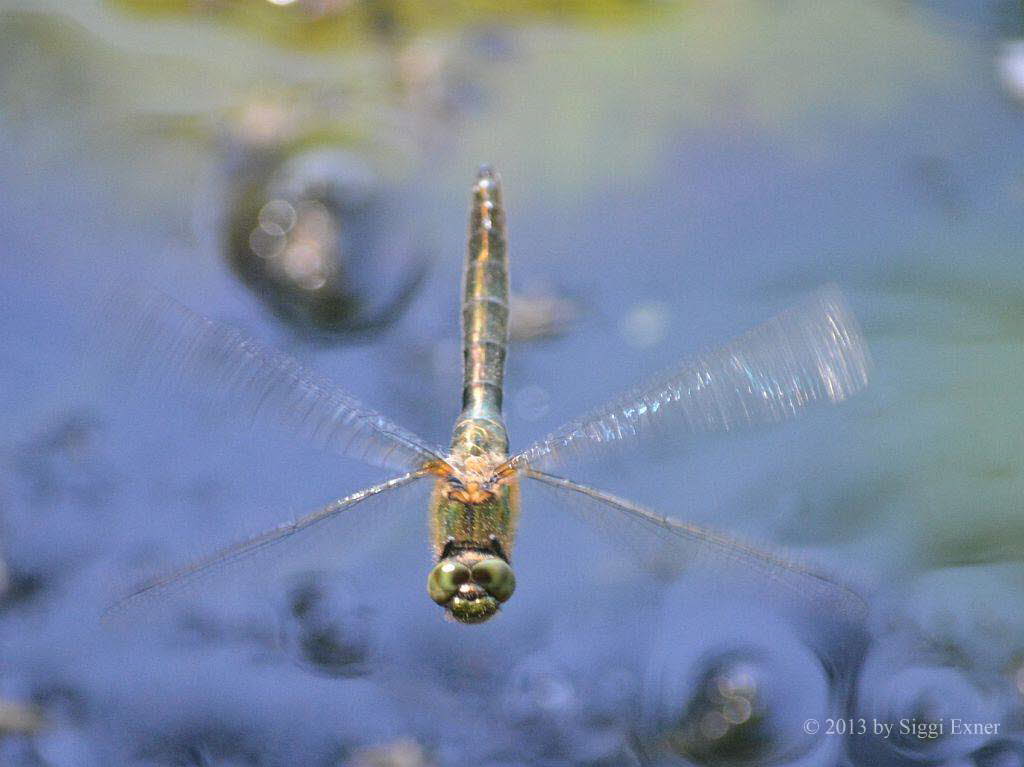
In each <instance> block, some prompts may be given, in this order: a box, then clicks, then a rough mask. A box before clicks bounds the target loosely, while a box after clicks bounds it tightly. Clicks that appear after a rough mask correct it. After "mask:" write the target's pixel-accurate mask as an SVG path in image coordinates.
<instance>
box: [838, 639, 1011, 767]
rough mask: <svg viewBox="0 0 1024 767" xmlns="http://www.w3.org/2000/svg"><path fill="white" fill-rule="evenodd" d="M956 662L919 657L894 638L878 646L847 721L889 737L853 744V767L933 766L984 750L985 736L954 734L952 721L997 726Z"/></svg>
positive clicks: (944, 657)
mask: <svg viewBox="0 0 1024 767" xmlns="http://www.w3.org/2000/svg"><path fill="white" fill-rule="evenodd" d="M915 656H916V657H915ZM960 660H962V659H960V658H958V657H957V654H956V653H955V652H953V653H950V654H949V655H948V656H947V654H945V653H942V652H934V653H927V654H926V655H922V649H921V648H915V647H913V646H908V645H907V644H906V643H905V642H903V641H899V640H894V639H892V638H890V639H889V640H888V641H886V642H882V643H879V644H877V645H876V646H875V647H874V648H873V650H872V651H871V653H870V654H869V656H868V658H867V659H866V660H865V663H864V666H863V668H862V669H861V672H860V675H859V678H858V685H857V697H856V700H855V703H854V707H853V711H852V713H851V715H852V716H853V717H854V718H855V719H857V720H859V719H861V718H863V719H864V720H865V721H868V722H882V723H886V724H890V725H891V731H890V732H884V733H879V732H877V731H876V732H874V733H869V737H865V738H858V739H856V740H854V741H852V746H853V747H852V748H851V756H852V757H853V758H854V763H855V764H859V765H875V764H889V763H900V762H906V761H910V762H928V763H934V762H938V761H945V760H955V759H958V758H965V757H966V756H967V755H968V754H970V753H971V752H972V751H974V750H975V749H977V748H979V747H980V746H982V745H983V744H984V743H985V741H986V739H987V738H986V737H985V736H976V735H973V734H967V733H963V732H960V733H954V732H953V731H952V723H953V720H954V719H959V720H961V721H963V722H998V721H999V716H998V715H997V713H996V710H995V709H994V708H993V706H992V705H991V701H990V700H988V696H986V695H985V694H984V693H983V691H982V689H981V688H980V687H979V686H978V685H977V684H975V682H974V680H973V679H972V677H971V674H970V672H969V671H968V670H967V669H965V668H961V667H959V662H960Z"/></svg>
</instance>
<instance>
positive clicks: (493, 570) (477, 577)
mask: <svg viewBox="0 0 1024 767" xmlns="http://www.w3.org/2000/svg"><path fill="white" fill-rule="evenodd" d="M473 582H474V583H476V584H478V585H480V586H483V587H484V589H485V590H486V591H487V593H488V594H490V595H491V596H492V597H494V598H495V599H497V600H498V601H499V602H504V601H506V600H507V599H508V598H509V597H510V596H512V592H513V591H515V590H516V576H515V573H513V572H512V568H511V567H509V565H508V562H506V561H505V560H504V559H498V558H497V557H495V558H493V559H485V560H484V561H483V562H477V563H476V564H475V565H473Z"/></svg>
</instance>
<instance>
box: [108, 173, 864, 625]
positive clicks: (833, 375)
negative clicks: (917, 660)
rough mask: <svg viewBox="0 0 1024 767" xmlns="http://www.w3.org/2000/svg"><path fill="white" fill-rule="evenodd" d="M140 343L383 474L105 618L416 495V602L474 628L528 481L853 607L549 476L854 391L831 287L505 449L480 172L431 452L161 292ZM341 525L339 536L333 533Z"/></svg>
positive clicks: (492, 605)
mask: <svg viewBox="0 0 1024 767" xmlns="http://www.w3.org/2000/svg"><path fill="white" fill-rule="evenodd" d="M140 311H141V320H140V321H139V323H138V325H139V328H140V331H139V337H141V338H143V339H144V343H145V345H146V346H147V347H148V349H149V350H150V351H151V352H153V353H155V354H158V355H159V356H160V358H161V360H162V361H163V362H164V363H166V364H168V365H170V366H171V368H172V370H173V371H179V372H180V371H188V372H189V373H190V374H191V375H198V376H199V380H201V382H202V386H203V388H204V389H205V390H207V391H216V392H218V393H219V394H220V395H221V397H220V399H222V400H226V401H230V402H231V404H232V405H233V406H234V407H236V408H237V407H240V406H241V407H242V408H243V409H246V410H247V411H248V414H249V415H250V416H251V417H252V418H253V419H254V420H268V421H272V422H275V423H276V424H278V425H279V426H283V427H285V428H286V429H289V430H291V431H293V432H295V433H296V434H298V435H300V436H302V437H304V438H306V439H308V440H311V441H312V442H314V443H316V444H318V445H320V446H322V447H325V448H328V449H331V450H333V451H334V452H336V453H337V454H339V455H341V456H345V457H349V458H355V459H359V460H362V461H364V462H366V463H369V464H371V465H374V466H377V467H381V468H383V469H386V470H388V471H389V472H391V473H393V476H392V477H391V478H390V479H387V480H386V481H384V482H381V483H380V484H376V485H373V486H371V487H367V488H365V489H362V490H359V491H358V492H356V493H353V494H351V495H349V496H347V497H345V498H342V499H340V500H337V501H334V502H333V503H330V504H328V505H326V506H324V507H323V508H320V509H319V510H317V511H314V512H312V513H310V514H307V515H306V516H303V517H301V518H299V519H297V520H295V521H292V522H288V523H286V524H283V525H280V526H278V527H276V528H273V529H271V530H268V531H266V532H264V533H261V534H258V535H256V536H254V537H251V538H248V539H246V540H243V541H241V542H238V543H236V544H234V545H231V546H229V547H227V548H225V549H222V550H220V551H217V552H215V553H213V554H212V555H209V556H207V557H204V558H201V559H199V560H196V561H193V562H191V563H190V564H188V565H186V566H184V567H182V568H181V569H178V570H176V571H174V572H171V573H169V574H165V575H160V576H157V577H155V578H151V579H149V580H147V581H145V582H142V583H140V584H138V585H137V586H136V587H135V588H134V589H133V590H131V591H130V592H129V593H127V595H125V596H124V597H123V598H122V600H121V601H120V602H118V603H117V604H116V605H115V606H114V608H113V609H115V610H117V609H121V608H124V607H128V606H131V605H132V604H133V603H136V602H139V601H141V600H145V599H149V598H150V597H152V596H154V595H159V594H160V593H161V592H165V591H167V590H170V589H172V588H174V587H176V586H180V585H182V584H185V583H187V582H189V581H191V580H193V579H196V578H199V577H200V576H203V575H207V574H209V573H211V572H216V571H218V570H220V569H221V568H224V567H226V566H229V565H231V564H233V563H236V562H239V561H242V560H247V559H250V558H253V557H257V556H259V555H261V554H262V553H264V552H267V551H268V550H271V551H272V550H278V551H279V550H281V549H283V548H284V547H285V545H286V544H288V543H289V542H290V543H291V544H292V546H291V549H290V550H291V551H308V550H310V549H312V548H315V546H316V545H317V543H323V542H325V541H327V542H332V541H330V540H329V539H334V538H338V537H343V538H346V540H342V541H337V540H335V541H333V542H334V543H339V542H340V543H342V544H344V545H351V546H358V545H359V536H360V535H361V533H360V531H359V526H358V521H359V520H360V519H364V520H369V519H370V518H371V517H373V516H375V515H384V514H391V513H396V510H397V511H400V512H405V511H406V510H407V508H408V505H409V504H408V503H407V500H408V498H409V497H410V496H409V495H407V494H406V493H405V492H404V491H407V490H409V489H410V488H416V489H418V490H419V491H420V497H422V498H423V499H424V500H425V502H426V503H427V509H426V510H427V514H428V516H429V521H430V524H429V527H430V542H431V549H432V553H433V566H432V568H431V569H430V571H429V574H428V576H427V582H426V586H427V588H426V590H427V594H428V596H429V598H430V599H431V600H433V601H434V602H435V603H437V605H439V606H441V607H442V608H443V609H444V611H445V613H446V615H447V616H448V617H449V618H450V619H452V620H454V621H458V622H460V623H465V624H477V623H483V622H485V621H487V620H488V619H490V618H491V617H493V616H494V615H495V614H497V613H498V612H499V610H500V609H501V608H502V607H503V606H504V605H506V603H508V601H509V599H510V598H511V597H512V595H513V593H514V592H515V589H516V576H515V572H514V570H513V568H512V553H513V544H514V541H515V537H516V531H517V524H518V521H519V515H520V506H521V490H522V488H523V487H525V486H537V487H541V488H543V489H545V490H546V491H548V492H549V493H550V494H551V495H552V496H553V497H555V498H556V499H557V500H559V501H561V502H563V503H564V505H565V506H566V507H568V508H570V509H572V510H575V511H577V512H578V513H579V515H581V516H582V517H583V518H584V519H585V520H588V521H592V522H594V523H597V522H598V520H600V519H601V518H611V519H617V520H619V521H620V522H629V523H632V526H633V527H634V528H638V529H639V530H640V531H641V535H642V536H654V538H652V539H651V540H660V541H661V542H662V544H663V545H667V546H668V547H669V551H670V552H671V554H672V556H674V557H677V558H679V559H680V560H694V559H695V558H696V557H698V555H706V557H707V560H708V561H711V562H715V561H718V562H729V563H731V564H732V565H734V566H737V567H739V569H740V570H742V571H745V572H746V573H748V574H750V575H751V576H753V578H754V579H755V580H758V581H761V580H763V581H765V582H770V583H781V584H783V585H785V586H788V587H789V588H790V589H791V590H793V591H796V592H798V593H802V594H824V595H825V596H826V597H827V598H829V599H830V601H832V602H834V603H835V602H837V603H845V602H853V601H859V596H858V595H857V594H856V592H854V591H852V590H851V589H850V588H849V587H847V586H845V585H844V584H842V583H841V582H840V581H838V580H836V579H834V578H833V577H832V576H831V575H829V574H827V573H825V572H824V571H822V570H820V569H817V568H816V567H814V566H811V565H808V564H805V563H802V562H798V561H796V560H795V559H792V558H790V557H789V556H787V555H784V554H781V553H778V552H773V551H770V550H768V549H766V548H760V547H757V546H754V545H751V544H748V543H746V542H743V541H740V540H738V539H734V538H732V537H730V536H729V535H727V534H724V533H721V532H718V531H716V530H711V529H708V528H705V527H703V526H700V525H697V524H693V523H690V522H685V521H681V520H677V519H674V518H672V517H668V516H664V515H662V514H659V513H657V512H655V511H652V510H650V509H647V508H644V507H642V506H640V505H638V504H635V503H632V502H630V501H628V500H626V499H623V498H619V497H617V496H615V495H613V494H611V493H608V492H605V491H602V490H599V489H596V488H594V487H591V486H588V485H584V484H582V483H579V482H576V481H574V480H572V479H570V478H568V477H566V476H564V474H565V473H566V471H565V470H566V469H568V468H570V467H572V466H574V465H576V464H579V463H580V462H586V461H590V460H595V459H600V458H602V457H607V456H610V455H611V454H613V453H615V452H616V451H621V450H623V449H629V448H635V447H636V445H637V444H638V443H639V442H640V441H641V440H645V439H649V438H652V437H654V436H656V435H659V434H674V435H678V434H683V435H688V436H694V437H697V436H699V435H702V434H710V433H714V432H723V431H732V430H734V429H739V428H742V427H752V426H757V425H763V424H774V423H779V422H783V421H787V420H790V419H793V418H795V417H797V416H799V415H800V414H801V413H803V412H804V411H805V410H806V409H807V408H808V407H810V406H812V405H816V404H828V403H839V402H842V401H844V400H846V399H848V398H849V397H851V396H852V395H854V394H856V393H858V392H860V391H861V390H862V389H864V388H865V386H866V385H867V383H868V380H869V374H870V369H871V363H870V356H869V353H868V348H867V344H866V342H865V339H864V337H863V335H862V333H861V331H860V330H859V328H858V325H857V322H856V320H855V318H854V316H853V314H852V313H851V311H850V309H849V307H848V305H847V303H846V301H845V300H844V297H843V295H842V294H841V292H840V291H839V290H838V289H837V288H835V287H834V286H826V287H824V288H821V289H819V290H817V291H816V292H814V293H812V294H811V295H810V296H808V297H807V298H805V299H804V300H803V301H802V302H801V303H799V304H798V305H796V306H794V307H792V308H791V309H789V310H787V311H784V312H782V313H781V314H779V315H777V316H775V317H774V318H772V319H769V320H768V321H766V322H764V323H763V324H761V325H759V326H757V327H755V328H754V329H752V330H750V331H748V332H747V333H745V334H743V335H741V336H739V337H738V338H735V339H734V340H732V341H730V342H728V343H726V344H725V345H723V346H722V347H721V348H718V349H715V350H710V351H707V352H704V353H701V354H697V355H695V356H693V357H692V358H688V359H686V360H684V361H682V362H680V363H678V364H676V365H674V366H673V367H671V368H670V369H668V370H666V371H664V372H663V373H661V374H660V375H657V376H655V377H654V378H653V379H651V380H649V381H648V382H646V383H643V384H640V385H638V386H636V387H634V388H633V389H630V390H629V391H627V392H626V393H624V394H622V395H620V396H618V397H616V398H614V399H612V400H611V401H609V402H607V403H605V404H604V405H601V406H599V407H597V408H596V409H594V410H592V411H591V412H590V413H588V414H587V415H584V416H582V417H580V418H577V419H574V420H572V421H570V422H568V423H566V424H565V425H563V426H562V427H561V428H558V429H556V430H555V431H554V432H552V433H551V434H549V435H548V436H546V437H544V438H543V439H541V440H539V441H537V442H535V443H534V444H532V445H530V446H528V447H527V448H526V449H525V450H522V451H520V452H517V453H510V451H509V439H508V433H507V430H506V426H505V421H504V418H503V415H502V395H503V384H504V371H505V361H506V354H507V350H508V337H509V270H508V240H507V234H506V220H505V208H504V204H503V199H502V186H501V182H500V178H499V176H498V174H497V173H496V172H495V171H493V170H492V169H491V168H490V167H487V166H484V167H482V168H481V169H480V171H479V173H478V175H477V177H476V179H475V182H474V184H473V186H472V202H471V206H470V222H469V243H468V248H467V255H466V260H465V267H464V273H463V290H462V340H463V346H462V357H463V381H462V409H461V413H460V415H459V416H458V418H457V420H456V421H455V426H454V430H453V435H452V440H451V444H450V447H449V448H448V449H443V448H440V447H438V446H436V445H433V444H431V443H430V442H428V441H426V440H424V439H422V438H420V437H419V436H417V435H416V434H414V433H412V432H411V431H409V430H407V429H405V428H402V427H401V426H399V425H397V424H395V423H393V422H392V421H391V420H389V419H388V418H386V417H385V416H383V415H381V414H379V413H377V412H375V411H373V410H371V409H369V408H368V407H366V406H365V405H363V404H362V403H361V402H359V401H358V400H357V399H356V398H355V397H353V396H352V395H350V394H348V393H347V392H346V391H345V390H344V389H342V388H341V387H339V386H338V385H336V384H335V383H333V382H332V381H329V380H327V379H325V378H323V377H321V376H319V375H317V374H316V373H314V372H312V371H311V370H309V369H307V368H306V367H304V366H303V365H302V364H301V363H299V362H297V361H296V360H294V359H293V358H291V357H289V356H287V355H285V354H282V353H280V352H277V351H273V350H271V349H269V348H266V347H264V346H261V345H260V344H259V343H257V342H255V341H253V340H251V339H249V338H247V337H246V336H244V335H243V334H242V333H240V332H238V331H235V330H233V329H231V328H229V327H228V326H226V325H222V324H220V323H218V322H216V321H214V320H211V319H209V318H207V317H204V316H202V315H199V314H196V313H194V312H192V311H190V310H189V309H187V308H185V307H184V306H182V305H180V304H178V303H177V302H176V301H174V300H173V299H171V298H169V297H167V296H163V295H162V294H161V296H160V297H159V298H157V299H154V300H151V301H148V302H147V303H146V304H145V306H143V307H142V308H141V309H140ZM343 521H344V522H348V523H349V524H348V526H339V523H341V522H343Z"/></svg>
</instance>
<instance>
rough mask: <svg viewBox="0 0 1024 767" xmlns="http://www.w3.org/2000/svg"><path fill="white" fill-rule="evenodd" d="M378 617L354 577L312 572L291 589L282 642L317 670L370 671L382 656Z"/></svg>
mask: <svg viewBox="0 0 1024 767" xmlns="http://www.w3.org/2000/svg"><path fill="white" fill-rule="evenodd" d="M374 618H375V616H374V615H373V611H372V608H371V607H370V605H369V604H368V603H367V602H366V601H365V600H363V599H361V598H360V592H359V591H358V590H357V589H356V586H355V584H354V583H353V582H351V581H349V580H348V579H346V578H344V577H343V576H340V575H338V574H337V573H333V574H328V573H308V574H306V575H304V576H302V577H301V578H298V579H296V580H295V581H294V582H293V583H292V585H291V587H290V588H289V589H288V592H287V596H286V604H285V605H284V611H283V616H282V618H281V625H280V640H281V644H282V646H283V648H284V650H285V652H286V653H287V654H288V656H289V657H291V658H292V659H293V660H294V661H295V662H296V663H298V664H299V665H300V666H302V667H303V668H305V669H307V670H309V671H311V672H313V673H316V674H323V675H327V676H333V677H358V676H365V675H366V674H368V673H370V671H371V670H372V667H373V663H374V660H375V659H377V652H378V647H377V643H378V639H377V637H376V631H375V629H376V621H375V620H374Z"/></svg>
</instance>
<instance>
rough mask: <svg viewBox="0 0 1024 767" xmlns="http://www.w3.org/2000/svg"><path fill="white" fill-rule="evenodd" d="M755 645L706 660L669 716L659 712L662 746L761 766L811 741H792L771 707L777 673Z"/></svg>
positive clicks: (713, 761)
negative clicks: (664, 717) (688, 691)
mask: <svg viewBox="0 0 1024 767" xmlns="http://www.w3.org/2000/svg"><path fill="white" fill-rule="evenodd" d="M770 664H771V661H770V659H769V658H767V657H766V656H765V655H763V654H762V653H760V652H759V651H757V650H754V649H738V650H731V651H727V652H723V653H721V654H718V655H715V656H712V657H709V658H707V659H706V660H705V661H704V662H703V664H701V668H700V670H699V673H698V675H697V677H696V679H695V681H694V682H693V684H692V686H691V687H690V688H689V689H690V693H689V697H688V698H687V699H685V700H683V701H681V705H680V707H679V709H678V710H677V712H676V713H675V714H674V716H673V715H672V714H671V713H670V712H663V713H664V714H666V715H667V719H666V720H665V721H663V722H662V724H663V728H664V729H663V732H662V734H661V745H662V746H663V747H664V748H666V749H667V750H668V751H670V752H671V753H674V754H677V755H679V756H682V757H684V758H686V759H688V760H690V761H692V762H696V763H697V764H707V765H762V764H778V763H781V762H786V761H790V760H792V759H794V758H796V757H797V756H800V755H802V754H803V753H805V752H806V751H807V750H809V748H810V747H811V746H812V745H813V744H814V742H815V741H814V740H813V739H812V738H807V739H805V740H803V741H794V740H793V738H792V737H791V733H788V732H785V731H784V728H783V727H782V726H781V722H780V721H779V718H778V712H777V711H776V710H775V708H776V706H777V705H778V704H779V703H780V700H781V698H780V697H779V696H780V694H781V691H780V690H779V689H778V682H779V676H780V675H779V673H778V670H777V669H772V668H770Z"/></svg>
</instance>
